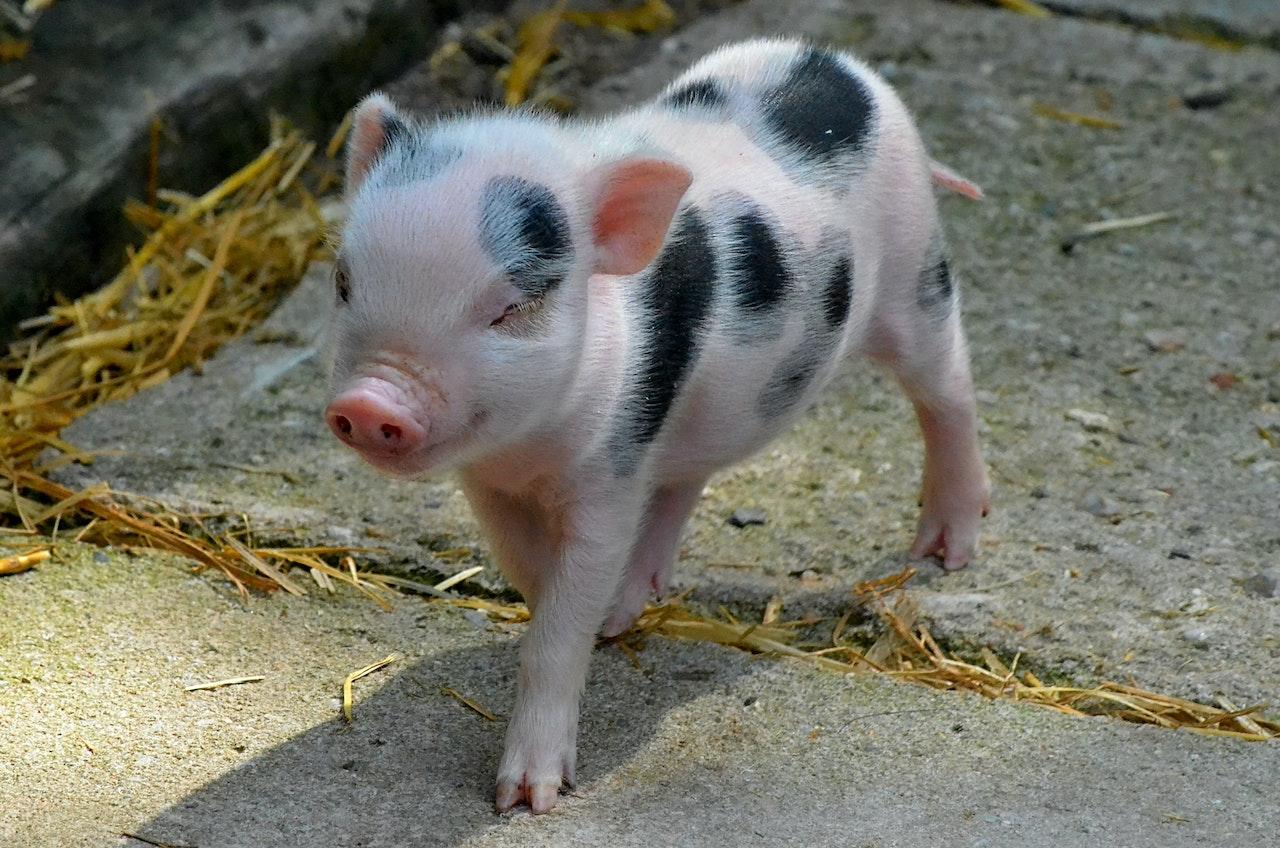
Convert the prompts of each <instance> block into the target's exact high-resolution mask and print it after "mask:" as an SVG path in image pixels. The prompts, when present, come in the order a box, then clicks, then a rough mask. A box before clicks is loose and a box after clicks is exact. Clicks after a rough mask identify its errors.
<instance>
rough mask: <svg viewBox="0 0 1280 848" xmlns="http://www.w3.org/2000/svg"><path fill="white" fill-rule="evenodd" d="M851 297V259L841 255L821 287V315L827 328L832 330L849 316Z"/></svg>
mask: <svg viewBox="0 0 1280 848" xmlns="http://www.w3.org/2000/svg"><path fill="white" fill-rule="evenodd" d="M852 297H853V260H852V259H851V258H850V257H848V256H841V257H840V261H838V262H836V267H835V268H833V269H832V270H831V274H830V275H829V276H828V277H827V283H826V285H825V286H823V288H822V315H823V317H824V318H826V319H827V328H828V329H831V330H834V329H836V328H837V327H839V326H840V325H842V324H844V322H845V319H847V318H848V317H849V301H850V299H851V298H852Z"/></svg>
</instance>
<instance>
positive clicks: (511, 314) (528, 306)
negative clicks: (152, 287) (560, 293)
mask: <svg viewBox="0 0 1280 848" xmlns="http://www.w3.org/2000/svg"><path fill="white" fill-rule="evenodd" d="M540 306H542V298H540V297H535V298H532V299H530V300H522V301H520V302H519V303H513V304H511V305H510V306H508V307H507V308H506V309H504V310H502V314H501V315H499V316H498V317H497V318H494V319H493V321H491V322H490V323H489V326H490V327H498V326H501V325H502V324H503V323H505V322H506V321H509V320H511V319H513V318H519V317H520V316H523V315H528V314H529V313H531V312H535V311H537V309H538V308H539V307H540Z"/></svg>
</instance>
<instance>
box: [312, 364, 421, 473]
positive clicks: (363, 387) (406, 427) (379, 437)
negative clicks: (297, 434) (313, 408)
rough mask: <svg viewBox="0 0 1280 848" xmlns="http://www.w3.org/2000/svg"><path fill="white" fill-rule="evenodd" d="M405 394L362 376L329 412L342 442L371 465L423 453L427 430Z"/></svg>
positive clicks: (331, 404) (329, 419) (338, 399)
mask: <svg viewBox="0 0 1280 848" xmlns="http://www.w3.org/2000/svg"><path fill="white" fill-rule="evenodd" d="M410 404H411V402H410V400H409V398H408V397H406V395H405V393H404V392H403V391H401V390H400V389H399V388H398V387H397V386H395V385H393V384H392V383H388V382H387V381H386V380H380V379H378V378H377V377H361V378H360V379H359V380H357V381H356V382H355V383H354V384H353V385H352V386H351V387H350V388H348V389H347V390H346V391H345V392H343V393H342V394H340V395H338V396H337V397H336V398H334V399H333V401H332V402H331V403H330V404H329V407H328V409H326V410H325V414H324V417H325V421H327V422H328V424H329V429H330V430H332V431H333V434H334V435H335V436H337V437H338V440H339V441H341V442H342V443H343V444H345V445H347V446H348V447H350V448H352V449H353V450H355V451H357V452H359V454H360V455H361V456H363V457H364V458H365V459H366V460H368V461H369V462H370V463H373V464H375V465H384V464H389V463H395V461H396V459H397V458H399V457H401V456H404V455H405V454H414V453H417V452H418V451H420V450H422V448H423V446H424V444H425V442H426V438H427V428H425V427H423V426H422V425H421V424H419V423H418V421H417V419H416V418H415V416H414V412H413V410H412V408H411V405H410Z"/></svg>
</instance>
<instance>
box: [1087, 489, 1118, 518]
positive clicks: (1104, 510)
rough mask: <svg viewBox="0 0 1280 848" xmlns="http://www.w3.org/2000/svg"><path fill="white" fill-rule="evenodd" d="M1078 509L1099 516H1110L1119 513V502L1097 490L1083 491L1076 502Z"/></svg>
mask: <svg viewBox="0 0 1280 848" xmlns="http://www.w3.org/2000/svg"><path fill="white" fill-rule="evenodd" d="M1077 506H1079V507H1080V509H1082V510H1084V511H1085V512H1087V513H1089V514H1090V515H1096V516H1098V517H1099V518H1111V517H1112V516H1114V515H1119V514H1120V504H1118V503H1116V502H1115V501H1114V500H1112V499H1111V498H1108V497H1106V496H1105V495H1100V494H1098V493H1097V492H1085V493H1084V496H1083V497H1081V498H1080V503H1079V504H1077Z"/></svg>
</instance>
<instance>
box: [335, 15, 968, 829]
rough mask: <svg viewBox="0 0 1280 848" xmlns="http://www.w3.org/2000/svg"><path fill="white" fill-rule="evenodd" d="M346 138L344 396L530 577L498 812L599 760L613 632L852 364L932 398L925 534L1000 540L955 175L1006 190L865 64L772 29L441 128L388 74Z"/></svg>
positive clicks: (345, 424) (381, 463)
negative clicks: (635, 87) (622, 80)
mask: <svg viewBox="0 0 1280 848" xmlns="http://www.w3.org/2000/svg"><path fill="white" fill-rule="evenodd" d="M348 148H349V149H348V169H347V186H346V191H347V197H348V200H349V212H348V218H347V221H346V224H345V230H344V232H343V235H342V239H341V249H340V250H339V252H338V256H337V261H336V271H335V283H336V285H335V288H336V294H335V296H336V300H337V306H336V310H335V319H334V333H333V336H334V340H335V346H336V351H335V357H334V369H333V395H332V400H331V402H330V403H329V406H328V409H327V410H326V412H325V417H326V419H327V421H328V423H329V426H330V428H331V429H332V430H333V433H334V435H336V436H337V437H338V438H339V439H340V440H341V441H342V442H344V443H345V444H347V445H348V446H350V447H351V448H353V449H355V450H356V451H358V452H359V453H360V455H361V456H363V457H364V458H365V459H366V460H367V461H368V462H369V463H370V464H372V465H373V466H375V467H376V468H378V469H380V470H382V471H384V472H387V473H388V474H393V475H398V476H405V477H417V476H420V475H426V474H434V473H439V472H443V471H446V470H456V471H458V472H459V474H460V478H461V484H462V487H463V489H464V491H465V493H466V495H467V498H468V499H469V501H470V503H471V505H472V507H473V509H474V512H475V515H476V517H477V518H478V519H479V521H480V523H481V524H482V525H483V527H484V528H485V530H486V532H487V534H488V537H489V539H490V542H491V545H492V552H493V555H494V557H495V559H496V560H497V562H498V563H499V565H500V566H501V568H502V570H503V573H504V574H505V575H506V577H507V579H508V580H509V581H510V582H511V584H512V585H514V586H515V587H516V588H517V589H519V591H520V592H521V593H522V594H523V595H524V597H525V599H526V600H527V601H528V604H529V607H530V609H531V611H532V613H533V621H532V623H531V625H530V626H529V629H528V632H527V633H526V635H525V637H524V642H523V644H522V645H521V667H520V675H519V681H518V687H517V695H516V703H515V707H514V709H513V710H512V713H511V720H510V724H509V726H508V729H507V738H506V748H505V753H504V754H503V756H502V761H501V764H500V766H499V769H498V781H497V798H496V800H497V807H498V809H499V810H507V809H510V808H512V807H513V806H516V805H518V804H520V803H526V804H528V806H529V807H530V808H531V809H532V810H533V812H535V813H542V812H545V811H547V810H548V809H550V808H551V807H552V805H553V804H554V803H555V801H556V798H557V795H558V793H559V791H560V789H561V787H562V785H565V784H568V785H572V784H573V780H574V767H575V759H576V738H577V727H578V701H579V696H580V693H581V691H582V688H583V685H584V683H585V680H586V675H587V665H588V661H589V658H590V655H591V650H592V645H593V642H594V640H595V639H596V637H597V636H599V635H601V634H603V635H604V636H613V635H616V634H619V633H622V632H623V631H625V630H626V629H627V628H628V627H630V625H631V624H632V622H633V621H634V620H635V618H636V616H637V615H638V614H639V613H640V612H641V610H643V608H644V605H645V603H646V601H647V600H648V599H649V597H650V596H651V594H652V593H654V592H658V593H661V592H663V591H664V590H666V589H667V587H668V583H669V580H670V575H671V568H672V563H673V561H674V559H675V557H676V553H677V551H678V549H679V542H680V534H681V530H682V528H683V527H684V524H685V522H686V520H687V519H688V517H689V514H690V512H691V511H692V510H693V508H694V506H695V505H696V504H697V502H698V497H699V494H700V493H701V491H702V489H703V486H704V485H705V484H706V482H707V478H708V477H709V476H710V475H711V474H713V473H714V472H715V471H717V470H719V469H722V468H724V467H725V466H727V465H729V464H731V463H734V462H738V461H740V460H742V459H743V458H745V457H748V456H750V455H751V454H752V453H754V452H755V451H758V450H759V449H760V448H761V447H763V446H764V445H766V444H767V443H768V442H769V441H770V440H771V439H773V438H774V437H775V436H777V435H778V434H779V433H781V432H782V431H783V430H785V429H786V428H787V427H789V426H790V425H791V424H792V423H793V422H794V421H795V420H796V419H797V417H799V416H800V415H801V414H802V412H803V411H804V410H805V408H806V407H808V406H809V405H810V403H811V402H812V401H813V400H814V398H815V397H816V396H817V395H818V393H819V392H820V391H821V390H822V388H823V386H824V385H826V384H827V383H828V382H829V381H830V380H831V377H832V375H833V374H834V373H835V372H836V369H837V367H838V366H839V365H840V363H841V362H843V361H844V360H846V359H849V358H851V357H855V356H863V355H865V356H868V357H870V358H871V359H873V360H876V361H879V362H881V363H883V364H885V365H887V366H888V367H889V369H890V370H891V371H892V372H893V373H894V374H895V375H896V376H897V378H898V379H899V381H900V382H901V384H902V386H903V388H904V389H905V390H906V393H907V395H908V396H909V397H910V399H911V401H912V402H913V404H914V405H915V410H916V414H917V416H918V419H919V423H920V427H921V429H922V430H923V433H924V443H925V459H924V485H923V495H922V501H921V502H922V504H923V512H922V515H921V518H920V524H919V532H918V533H917V535H916V538H915V542H914V544H913V546H912V548H911V553H912V555H913V556H915V557H926V556H930V555H935V554H936V555H939V556H941V557H942V563H943V566H944V567H945V568H947V569H955V568H960V567H962V566H964V565H965V564H966V563H967V562H969V560H970V558H971V557H972V556H973V554H974V548H975V543H976V540H977V537H978V528H979V522H980V517H981V516H982V515H983V514H984V513H985V510H986V508H987V501H988V495H987V490H988V489H987V480H986V473H985V470H984V467H983V463H982V459H981V457H980V454H979V449H978V441H977V417H976V414H975V409H974V400H973V389H972V385H971V381H970V376H969V362H968V352H967V348H966V344H965V338H964V334H963V331H962V329H961V325H960V310H959V296H958V294H957V291H956V288H955V285H954V283H953V280H952V277H951V274H950V271H949V269H948V266H947V260H946V257H945V254H944V251H943V239H942V234H941V231H940V229H939V224H938V215H937V211H936V209H935V204H934V199H933V195H932V191H931V182H932V181H935V180H936V181H937V182H938V183H939V184H940V185H942V186H944V187H947V188H949V189H952V190H955V191H959V192H961V193H965V194H969V195H971V196H976V195H978V194H979V192H978V190H977V188H976V187H975V186H973V185H972V184H971V183H968V182H967V181H966V180H964V179H963V178H962V177H959V176H958V175H956V174H954V173H952V172H950V171H948V170H946V169H945V168H942V167H941V166H938V165H936V164H935V163H933V162H932V161H931V160H930V159H929V157H928V156H927V154H926V152H925V149H924V146H923V145H922V143H921V140H920V137H919V135H918V134H917V132H916V129H915V127H914V125H913V123H912V120H911V116H910V115H909V114H908V112H907V110H906V108H905V107H904V106H903V104H902V102H901V101H900V100H899V99H898V97H897V96H896V95H895V94H894V93H893V91H892V90H891V89H890V88H889V86H888V85H887V84H886V83H885V82H884V80H882V79H881V78H880V77H878V76H877V75H876V74H874V73H873V72H872V71H871V70H869V69H868V68H867V67H866V66H865V65H864V64H862V63H861V62H859V61H858V60H856V59H854V58H852V57H851V56H848V55H846V54H844V53H840V52H836V51H834V50H828V49H823V48H821V47H816V46H811V45H808V44H805V43H802V42H799V41H794V40H756V41H748V42H745V43H740V44H736V45H732V46H729V47H725V48H723V49H720V50H717V51H716V52H714V53H712V54H711V55H709V56H707V57H706V58H704V59H702V60H701V61H700V62H698V63H697V64H695V65H694V66H693V67H692V68H691V69H690V70H689V71H687V72H686V73H685V74H684V75H683V76H681V77H680V78H678V79H677V80H675V81H674V82H673V83H671V85H670V86H669V87H668V88H667V89H666V90H665V91H664V92H663V93H662V94H661V95H660V96H658V97H657V98H656V99H654V100H652V101H650V102H648V103H645V104H644V105H642V106H639V107H638V108H636V109H634V110H632V111H629V112H624V113H621V114H618V115H615V116H612V117H609V118H605V119H603V120H595V121H561V120H557V119H554V118H552V117H550V116H546V115H540V114H537V113H533V112H524V111H518V112H494V113H485V112H481V113H477V114H474V115H470V116H465V117H460V118H449V119H443V120H437V121H431V122H421V121H417V120H414V119H412V118H410V117H408V116H406V115H403V114H401V113H400V112H398V111H397V110H396V108H395V107H394V106H393V105H392V103H391V102H390V101H389V100H388V99H387V98H386V97H383V96H381V95H376V94H375V95H373V96H371V97H369V98H367V99H366V100H365V101H363V102H362V103H361V104H360V106H359V107H358V109H357V111H356V114H355V119H354V124H353V129H352V135H351V137H350V140H349V142H348Z"/></svg>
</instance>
